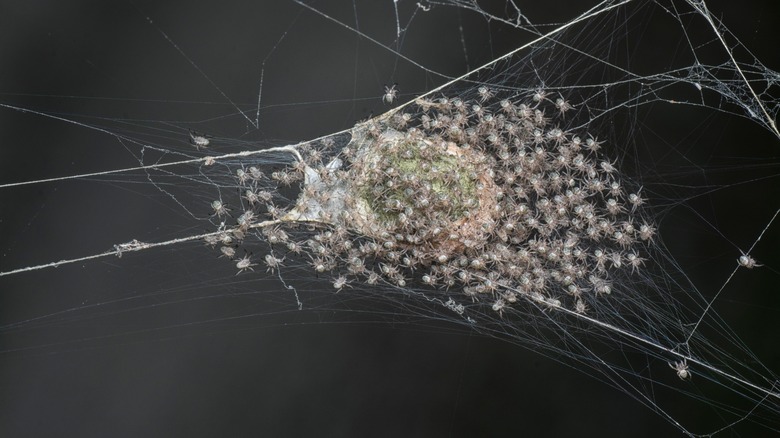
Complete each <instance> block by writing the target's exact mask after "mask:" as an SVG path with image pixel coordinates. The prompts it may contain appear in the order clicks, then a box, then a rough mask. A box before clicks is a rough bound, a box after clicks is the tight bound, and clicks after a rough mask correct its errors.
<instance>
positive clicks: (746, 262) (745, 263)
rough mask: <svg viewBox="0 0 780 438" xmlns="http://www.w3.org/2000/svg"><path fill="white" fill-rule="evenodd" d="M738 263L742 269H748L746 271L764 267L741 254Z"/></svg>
mask: <svg viewBox="0 0 780 438" xmlns="http://www.w3.org/2000/svg"><path fill="white" fill-rule="evenodd" d="M738 262H739V266H742V267H745V268H748V269H753V268H755V267H760V266H764V265H759V264H758V263H757V262H756V259H754V258H753V257H750V256H749V255H747V254H742V255H741V256H739V259H738Z"/></svg>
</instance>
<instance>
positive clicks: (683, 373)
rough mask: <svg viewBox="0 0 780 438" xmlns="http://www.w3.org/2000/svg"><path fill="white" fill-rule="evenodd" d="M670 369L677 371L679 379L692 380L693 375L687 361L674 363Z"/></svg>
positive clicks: (670, 365)
mask: <svg viewBox="0 0 780 438" xmlns="http://www.w3.org/2000/svg"><path fill="white" fill-rule="evenodd" d="M669 367H670V368H671V369H673V370H675V371H677V377H679V378H680V379H682V380H688V379H690V378H691V375H692V374H693V373H692V372H691V370H690V369H689V368H688V362H687V361H686V360H685V359H683V360H681V361H679V362H672V363H670V364H669Z"/></svg>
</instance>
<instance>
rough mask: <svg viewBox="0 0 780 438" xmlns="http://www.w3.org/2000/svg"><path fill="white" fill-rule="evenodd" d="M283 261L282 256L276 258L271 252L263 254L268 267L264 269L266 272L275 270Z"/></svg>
mask: <svg viewBox="0 0 780 438" xmlns="http://www.w3.org/2000/svg"><path fill="white" fill-rule="evenodd" d="M283 261H284V258H281V259H280V258H278V257H276V256H274V255H273V254H266V255H265V264H266V266H268V269H266V272H270V273H272V274H273V273H274V272H276V269H279V267H281V266H282V262H283Z"/></svg>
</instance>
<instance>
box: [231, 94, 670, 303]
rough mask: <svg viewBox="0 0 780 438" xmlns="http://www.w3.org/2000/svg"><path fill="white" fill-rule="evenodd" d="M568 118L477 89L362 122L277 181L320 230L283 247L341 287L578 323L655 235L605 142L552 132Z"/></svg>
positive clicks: (534, 100)
mask: <svg viewBox="0 0 780 438" xmlns="http://www.w3.org/2000/svg"><path fill="white" fill-rule="evenodd" d="M571 109H572V106H571V105H570V104H569V103H567V102H566V101H565V100H564V99H562V98H557V99H555V100H553V99H552V98H549V97H548V96H547V95H545V94H544V93H542V92H538V93H536V94H534V95H533V96H529V99H528V102H522V101H521V99H519V98H506V99H500V98H497V97H495V96H494V93H493V92H492V91H491V90H489V89H487V88H485V87H480V89H479V90H478V94H476V95H475V99H474V100H473V101H466V100H462V99H460V98H447V97H441V98H437V99H433V100H429V99H419V100H418V101H417V102H415V104H414V105H412V106H408V107H404V108H403V109H401V110H398V111H396V112H391V113H388V114H386V115H384V116H381V117H379V118H375V119H371V120H369V121H367V122H364V123H361V124H358V125H357V126H356V127H355V128H354V129H353V130H352V133H351V135H352V138H351V141H349V144H347V145H346V146H345V147H343V148H342V149H341V150H340V151H339V152H338V153H337V154H336V155H335V156H332V157H327V158H326V157H325V156H323V154H322V153H321V152H320V151H319V149H318V148H316V147H308V148H305V150H304V151H303V152H304V154H303V156H304V161H302V162H299V163H296V164H295V165H294V166H292V167H291V169H289V172H288V173H287V175H288V176H287V177H284V178H277V179H279V180H280V181H281V182H284V183H285V184H287V183H290V181H287V178H294V179H295V180H296V181H297V180H301V181H303V180H305V181H306V183H305V184H304V185H303V191H302V193H301V198H300V199H299V205H298V207H299V208H298V213H305V214H302V215H301V217H304V216H305V217H306V218H311V217H314V216H316V219H317V220H316V223H318V224H319V227H318V229H317V231H315V232H314V234H313V235H311V236H309V237H307V238H306V239H304V240H301V241H298V242H290V241H287V242H286V244H287V245H288V248H289V249H290V250H293V249H295V250H297V251H303V252H305V253H307V254H309V259H310V262H311V265H312V267H313V268H314V269H315V271H317V272H320V273H325V272H328V273H332V274H333V278H334V281H333V284H334V287H336V288H337V289H341V288H342V287H345V286H347V285H348V284H350V283H354V282H360V283H367V284H376V283H377V282H379V281H386V282H388V283H391V284H394V285H397V286H401V287H404V286H407V285H409V284H410V281H415V282H420V283H423V284H425V285H427V286H426V287H430V288H435V289H447V291H448V292H447V293H448V294H450V296H452V293H454V292H462V293H464V294H465V295H466V296H469V297H471V298H472V299H473V300H475V301H481V302H487V303H490V304H491V305H492V307H493V309H494V310H496V311H497V312H502V311H503V309H504V308H505V307H506V306H508V305H510V304H511V303H514V302H516V301H517V300H518V299H519V298H520V297H521V296H524V297H526V298H528V299H530V300H532V301H534V302H537V303H540V304H544V305H548V306H554V307H558V306H566V307H568V308H570V309H572V310H574V311H576V312H580V313H584V312H586V311H587V309H588V304H587V303H592V302H594V300H595V299H596V297H598V296H600V295H608V294H610V293H612V291H613V283H614V281H615V276H616V274H617V272H622V273H626V275H630V274H631V273H633V272H634V271H635V270H637V269H640V268H641V265H642V263H643V260H644V259H643V257H642V249H643V245H644V243H643V241H649V240H651V239H652V237H653V234H654V232H655V229H654V227H653V226H652V225H651V224H649V223H647V222H646V221H644V220H643V219H642V217H641V210H642V209H641V204H642V203H643V200H642V197H641V196H640V194H639V193H638V191H634V192H632V191H631V190H629V189H628V188H627V187H624V184H623V182H622V181H621V179H620V176H619V173H618V171H617V169H616V168H615V167H614V166H613V164H612V163H611V162H610V161H609V160H607V159H605V158H603V157H602V156H601V155H600V153H599V149H600V147H601V145H600V143H599V142H598V141H597V140H596V139H595V138H594V137H590V136H588V135H587V134H586V133H570V132H566V131H565V130H564V129H562V128H560V127H558V126H557V125H556V124H555V123H554V121H555V120H556V119H559V120H561V121H563V120H564V119H563V116H562V115H563V113H565V112H566V111H569V110H571ZM325 146H326V147H327V146H332V145H328V144H326V145H325ZM286 172H287V171H286ZM307 173H308V175H309V176H310V178H308V179H307V178H305V177H304V175H307ZM289 175H295V176H294V177H291V176H289ZM282 180H284V181H282ZM315 182H316V184H315ZM301 199H303V200H304V201H305V202H304V203H303V204H305V205H304V206H303V207H301V205H302V204H301V202H300V200H301ZM314 207H316V208H314ZM315 210H316V211H315ZM269 211H270V213H271V215H272V216H275V217H279V216H278V214H277V215H274V214H273V213H274V212H273V210H269ZM315 213H316V214H315ZM294 220H295V219H294V218H293V219H291V221H294ZM237 225H238V228H239V229H241V227H242V222H241V219H240V218H239V220H238V222H237ZM277 240H278V239H277Z"/></svg>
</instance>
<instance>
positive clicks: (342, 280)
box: [333, 275, 347, 292]
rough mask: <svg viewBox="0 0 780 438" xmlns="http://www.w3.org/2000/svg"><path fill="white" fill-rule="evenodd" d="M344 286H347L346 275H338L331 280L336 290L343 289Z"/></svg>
mask: <svg viewBox="0 0 780 438" xmlns="http://www.w3.org/2000/svg"><path fill="white" fill-rule="evenodd" d="M345 286H347V277H346V276H344V275H340V276H338V277H336V279H334V280H333V288H334V289H336V291H337V292H338V291H340V290H341V289H343V288H344V287H345Z"/></svg>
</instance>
